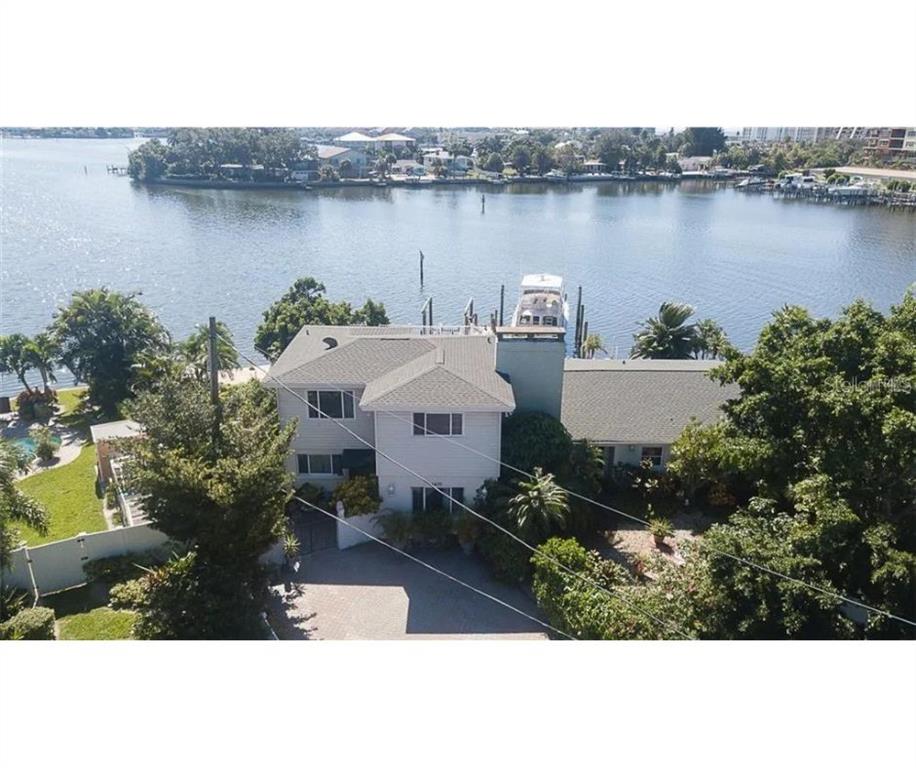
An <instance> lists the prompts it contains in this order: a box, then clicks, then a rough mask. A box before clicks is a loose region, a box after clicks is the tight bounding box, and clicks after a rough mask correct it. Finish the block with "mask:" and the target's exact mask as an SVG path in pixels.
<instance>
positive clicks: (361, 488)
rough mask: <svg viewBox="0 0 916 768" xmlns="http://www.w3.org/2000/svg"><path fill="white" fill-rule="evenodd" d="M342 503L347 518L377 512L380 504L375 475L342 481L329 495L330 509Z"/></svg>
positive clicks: (359, 476) (358, 476)
mask: <svg viewBox="0 0 916 768" xmlns="http://www.w3.org/2000/svg"><path fill="white" fill-rule="evenodd" d="M338 501H342V502H343V505H344V514H345V515H346V516H347V517H353V516H355V515H368V514H371V513H372V512H378V508H379V504H381V503H382V500H381V498H379V495H378V478H376V477H375V475H357V476H356V477H351V478H349V479H347V480H344V481H343V482H342V483H341V484H340V485H338V486H337V487H336V488H335V489H334V490H333V492H332V493H331V508H332V509H333V508H334V507H336V506H337V502H338Z"/></svg>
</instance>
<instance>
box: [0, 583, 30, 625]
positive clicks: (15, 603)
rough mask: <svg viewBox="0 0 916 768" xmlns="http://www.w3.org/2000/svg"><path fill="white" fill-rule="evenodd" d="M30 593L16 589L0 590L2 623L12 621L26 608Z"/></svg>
mask: <svg viewBox="0 0 916 768" xmlns="http://www.w3.org/2000/svg"><path fill="white" fill-rule="evenodd" d="M28 598H29V593H28V592H24V591H23V590H21V589H16V588H15V587H3V589H2V590H0V623H2V622H4V621H6V620H7V619H11V618H12V617H13V616H15V615H16V614H17V613H19V611H21V610H22V609H23V608H25V607H26V604H27V602H28Z"/></svg>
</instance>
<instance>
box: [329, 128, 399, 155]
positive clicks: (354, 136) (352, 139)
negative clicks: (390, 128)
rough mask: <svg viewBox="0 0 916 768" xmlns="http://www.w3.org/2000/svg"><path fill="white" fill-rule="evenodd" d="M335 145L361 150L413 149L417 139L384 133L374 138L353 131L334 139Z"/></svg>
mask: <svg viewBox="0 0 916 768" xmlns="http://www.w3.org/2000/svg"><path fill="white" fill-rule="evenodd" d="M334 143H335V144H340V145H341V146H346V147H359V148H361V149H382V150H392V149H403V148H404V147H412V146H413V145H414V144H415V143H416V139H414V138H412V137H410V136H404V135H403V134H400V133H383V134H381V135H379V136H372V135H369V134H367V133H362V132H360V131H351V132H350V133H345V134H344V135H343V136H338V137H337V138H336V139H334Z"/></svg>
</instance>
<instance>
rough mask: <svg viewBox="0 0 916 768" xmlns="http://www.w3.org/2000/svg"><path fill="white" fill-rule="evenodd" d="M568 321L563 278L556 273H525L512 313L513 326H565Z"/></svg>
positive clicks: (567, 306)
mask: <svg viewBox="0 0 916 768" xmlns="http://www.w3.org/2000/svg"><path fill="white" fill-rule="evenodd" d="M567 322H569V305H568V303H567V301H566V291H565V289H564V287H563V278H562V277H559V276H557V275H545V274H538V275H525V276H524V277H523V278H522V291H521V295H520V296H519V298H518V306H516V307H515V312H514V313H513V314H512V323H511V324H512V325H513V326H532V325H534V326H537V325H540V326H548V327H560V328H565V327H566V324H567Z"/></svg>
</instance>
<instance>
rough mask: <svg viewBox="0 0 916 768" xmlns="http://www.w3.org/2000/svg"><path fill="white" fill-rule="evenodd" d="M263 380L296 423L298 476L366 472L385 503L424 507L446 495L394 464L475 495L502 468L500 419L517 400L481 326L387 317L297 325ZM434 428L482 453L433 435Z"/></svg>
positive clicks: (293, 458) (321, 481)
mask: <svg viewBox="0 0 916 768" xmlns="http://www.w3.org/2000/svg"><path fill="white" fill-rule="evenodd" d="M283 385H285V386H286V387H289V388H290V389H292V390H293V391H295V392H296V393H298V394H299V395H300V396H301V398H302V399H301V400H300V399H299V397H297V396H294V395H293V394H291V393H290V392H289V391H288V390H286V389H285V388H284V386H283ZM264 386H266V387H269V388H272V389H275V390H276V391H277V406H278V411H279V415H280V420H281V422H283V423H286V422H288V421H290V420H293V419H296V420H297V422H298V427H297V430H296V435H295V437H294V438H293V442H292V453H291V455H290V457H289V464H288V466H289V470H290V472H291V473H292V474H293V475H294V476H295V478H296V481H297V483H303V482H306V481H308V482H310V483H313V484H315V485H320V486H323V487H326V488H331V487H333V486H335V485H336V484H337V483H339V482H340V481H341V480H343V479H344V478H345V477H348V476H353V475H359V474H374V475H376V476H377V477H378V490H379V494H380V496H381V498H382V506H383V507H385V508H386V509H392V510H398V509H399V510H405V511H410V510H412V511H414V512H422V511H423V510H426V509H428V508H430V507H431V506H436V505H441V504H442V499H443V497H442V496H441V494H439V493H438V492H436V491H435V490H434V489H432V488H429V487H428V486H427V485H426V484H425V483H423V482H422V481H420V480H418V479H417V478H416V477H414V476H412V475H411V474H410V473H409V472H407V471H405V470H404V469H403V467H400V466H398V464H403V465H404V466H406V467H410V468H411V469H412V470H413V471H414V472H417V473H418V474H420V475H422V476H424V477H426V478H429V479H430V480H431V481H432V482H433V484H435V485H437V486H441V487H442V488H444V489H447V491H448V493H449V495H451V496H452V497H453V498H455V499H459V500H467V501H470V500H471V499H473V497H474V494H475V493H476V492H477V489H478V488H480V486H481V485H483V483H484V481H486V480H488V479H490V478H494V477H497V476H498V475H499V464H498V463H497V461H496V460H495V458H496V457H498V456H499V454H500V448H501V427H502V418H503V416H504V415H505V414H507V413H511V412H512V411H513V410H515V398H514V396H513V392H512V386H511V385H510V384H509V383H508V382H507V381H506V379H505V378H503V377H502V376H500V375H499V374H498V373H497V372H496V340H495V338H494V337H493V336H492V335H491V334H489V333H485V332H483V331H482V330H481V331H480V332H478V333H474V334H471V335H424V334H420V332H419V329H417V328H406V327H396V326H385V327H377V328H366V327H359V326H347V327H336V326H305V327H304V328H302V330H301V331H300V332H299V333H298V334H297V335H296V337H295V338H294V339H293V341H292V342H290V344H289V346H288V347H287V348H286V350H285V351H284V352H283V354H282V355H281V356H280V358H279V359H278V360H277V362H276V363H275V364H274V365H273V366H272V367H271V369H270V375H269V376H268V377H267V378H266V379H265V380H264ZM303 400H304V401H305V402H303ZM321 413H325V414H327V415H328V416H331V417H333V419H336V420H339V421H340V424H343V425H345V426H346V427H347V428H348V429H349V430H351V431H352V432H353V433H355V434H356V435H358V436H359V437H360V438H362V439H363V440H365V441H366V442H368V443H369V445H368V446H367V445H366V444H365V443H364V442H362V441H361V440H360V439H359V438H357V437H354V436H353V435H351V434H349V433H348V432H347V431H345V430H344V429H342V428H341V426H340V424H337V423H335V421H334V420H332V419H328V418H324V417H323V416H322V415H321ZM443 435H445V436H454V437H456V438H458V439H460V440H461V442H462V443H464V444H465V445H467V446H470V447H472V448H474V449H475V450H476V451H478V452H479V454H478V453H471V452H469V451H466V450H463V449H462V448H461V447H460V446H458V445H454V444H453V443H452V442H451V441H450V440H442V439H438V438H439V437H440V436H443ZM382 453H384V454H386V455H387V456H389V457H390V458H391V459H393V460H394V461H391V460H390V459H387V458H385V457H384V456H383V455H382ZM487 457H491V458H487Z"/></svg>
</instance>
